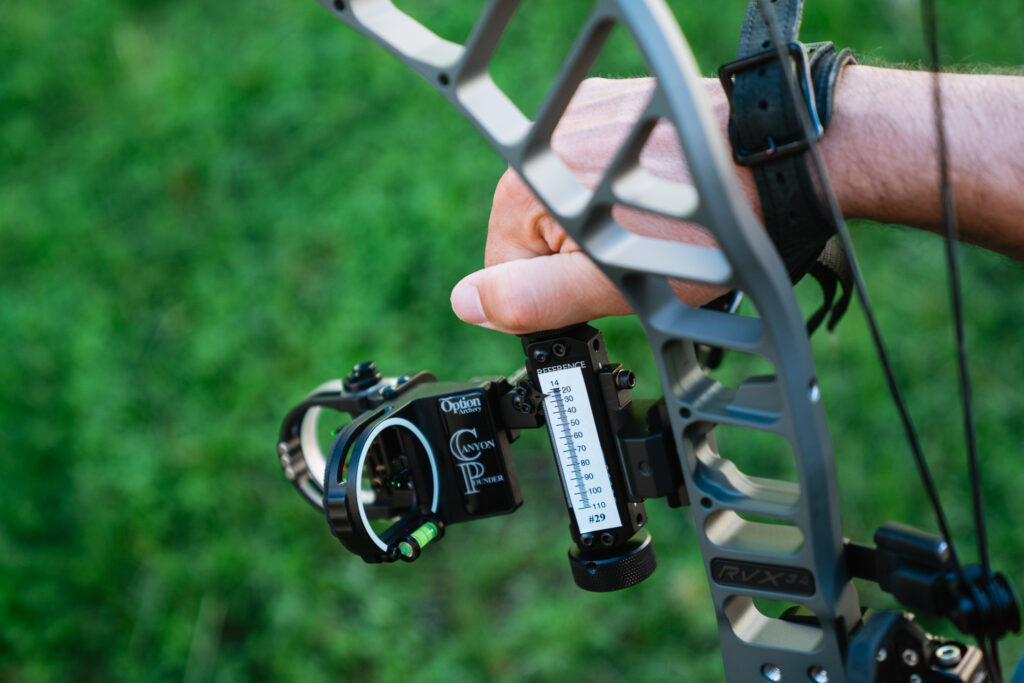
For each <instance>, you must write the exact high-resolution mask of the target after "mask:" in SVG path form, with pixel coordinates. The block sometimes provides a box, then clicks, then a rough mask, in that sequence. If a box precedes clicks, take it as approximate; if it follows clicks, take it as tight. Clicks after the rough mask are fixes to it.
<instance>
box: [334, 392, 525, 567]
mask: <svg viewBox="0 0 1024 683" xmlns="http://www.w3.org/2000/svg"><path fill="white" fill-rule="evenodd" d="M401 389H402V387H401V386H398V387H395V386H391V387H385V388H384V389H382V392H383V393H384V394H390V397H389V398H388V400H386V401H385V402H384V403H382V404H380V405H378V406H377V407H375V408H374V409H372V410H369V411H367V412H365V413H362V414H361V415H359V416H358V417H357V418H356V419H355V420H353V421H352V422H350V423H349V424H348V425H346V426H345V427H344V428H343V429H342V430H341V431H340V432H339V433H338V435H337V438H336V439H335V441H334V444H333V445H332V447H331V455H330V459H329V461H328V463H327V468H326V472H325V475H324V495H323V508H324V512H325V514H326V516H327V521H328V524H329V525H330V527H331V531H332V533H333V534H334V535H335V536H337V537H338V539H339V540H341V542H342V543H343V544H344V545H345V547H346V548H348V549H349V550H350V551H352V552H354V553H356V554H358V555H359V556H360V557H362V558H363V559H364V560H365V561H367V562H390V561H395V560H399V559H403V560H409V561H411V560H413V559H416V557H418V555H419V550H420V548H421V547H422V545H425V543H426V542H429V541H430V540H432V539H434V538H436V537H439V536H440V535H441V534H442V533H443V532H444V528H445V527H446V526H447V525H449V524H455V523H458V522H464V521H468V520H471V519H479V518H483V517H491V516H494V515H503V514H508V513H511V512H514V511H515V510H516V509H517V508H518V507H519V506H520V505H521V504H522V495H521V493H520V491H519V482H518V479H517V477H516V471H515V466H514V464H513V462H512V457H511V454H510V452H509V442H510V441H511V440H513V439H514V438H515V437H516V433H515V432H511V431H509V430H507V429H506V428H505V427H504V426H503V425H501V424H500V423H499V422H496V420H495V415H496V413H497V410H498V408H499V405H498V402H499V400H500V399H501V397H502V396H503V395H504V394H506V393H508V392H509V391H510V387H509V385H508V383H507V382H506V381H505V380H504V378H494V379H487V380H481V381H478V382H465V383H455V382H422V383H419V384H418V385H417V386H414V387H411V388H410V389H409V390H407V391H402V390H401ZM384 527H386V528H384Z"/></svg>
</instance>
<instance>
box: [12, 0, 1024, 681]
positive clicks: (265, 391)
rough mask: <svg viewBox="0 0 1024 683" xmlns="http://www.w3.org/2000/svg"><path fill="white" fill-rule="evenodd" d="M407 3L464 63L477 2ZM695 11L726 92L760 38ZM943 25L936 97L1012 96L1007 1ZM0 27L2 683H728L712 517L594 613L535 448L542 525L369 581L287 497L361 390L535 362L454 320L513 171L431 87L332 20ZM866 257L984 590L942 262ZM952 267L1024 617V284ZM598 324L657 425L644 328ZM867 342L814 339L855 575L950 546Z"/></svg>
mask: <svg viewBox="0 0 1024 683" xmlns="http://www.w3.org/2000/svg"><path fill="white" fill-rule="evenodd" d="M400 4H402V5H403V6H409V7H410V9H411V10H413V11H416V12H419V16H421V17H423V18H424V19H426V20H427V21H430V22H434V23H435V24H436V25H437V26H438V27H439V28H438V30H439V32H441V33H442V34H443V35H450V36H452V37H455V38H458V39H461V38H462V37H463V36H464V35H465V32H466V30H467V29H468V26H469V25H470V22H471V21H472V15H473V13H474V12H475V9H476V4H477V3H450V2H441V1H440V0H434V1H427V0H422V1H421V2H418V3H413V2H409V3H400ZM587 4H588V3H585V2H582V0H578V1H577V0H571V1H569V2H537V1H535V2H533V3H532V5H533V6H532V7H529V8H528V9H530V11H531V14H530V15H529V16H528V17H527V18H525V19H524V20H523V23H522V24H520V25H518V26H516V27H515V29H514V30H515V31H516V32H517V33H516V34H515V35H516V36H517V41H518V40H528V41H529V42H526V43H522V44H520V45H519V46H518V47H516V46H510V47H509V48H507V49H508V50H509V51H510V52H509V53H508V54H509V56H507V57H504V58H503V59H504V60H505V61H503V62H502V64H500V65H499V66H498V67H497V68H496V74H497V77H499V79H500V80H501V81H502V82H503V83H504V84H506V85H507V86H508V87H509V88H510V89H511V90H513V91H515V92H519V93H521V94H522V96H523V98H525V100H526V101H529V100H530V98H533V100H532V101H534V102H536V100H537V98H539V95H540V93H541V92H542V90H541V89H540V87H541V86H540V84H539V83H538V82H537V77H536V74H537V73H538V72H540V73H543V72H544V70H545V69H548V70H550V69H551V68H553V66H554V65H557V63H558V61H559V59H560V58H561V56H562V55H563V54H564V49H565V45H566V41H568V40H570V39H571V38H572V26H573V25H572V23H571V21H572V18H573V17H574V16H578V15H579V14H580V11H581V10H583V9H585V7H586V5H587ZM671 4H672V6H673V8H674V9H675V10H676V11H677V13H678V16H679V19H680V22H681V24H682V26H683V28H684V30H686V32H687V34H688V35H689V36H690V38H691V40H692V45H693V49H694V51H695V53H696V55H697V58H698V61H699V63H700V64H701V65H702V66H703V68H704V69H705V70H706V72H707V73H711V72H712V70H713V67H716V66H717V65H718V64H719V63H722V62H724V61H727V60H729V59H730V58H731V55H732V54H733V53H734V50H735V43H736V39H737V35H738V27H739V22H740V19H741V17H742V12H743V5H744V4H745V3H743V2H742V1H740V0H729V1H728V2H720V3H714V9H713V10H712V8H711V5H710V4H708V3H697V2H691V3H683V2H673V3H671ZM941 11H942V16H943V27H944V30H943V35H942V44H943V45H944V48H945V50H946V53H945V59H946V61H947V62H955V63H958V64H963V65H976V64H978V63H985V64H990V65H995V66H1013V65H1015V64H1019V63H1021V62H1024V52H1022V50H1024V47H1022V43H1021V41H1020V39H1019V37H1020V36H1022V35H1024V12H1022V11H1021V8H1020V5H1019V2H1017V0H1000V1H998V2H991V3H986V4H985V5H984V6H981V5H978V4H976V3H969V2H946V3H944V6H943V7H942V8H941ZM918 18H919V17H918V10H917V8H916V6H915V4H914V3H910V2H904V1H903V0H899V1H897V0H891V1H888V2H883V1H881V0H870V1H868V2H861V3H847V2H840V1H839V0H815V1H814V2H810V3H808V8H807V12H806V19H805V24H804V32H803V36H804V38H805V39H806V40H816V39H824V38H830V39H833V40H835V41H836V42H837V43H838V44H841V45H851V46H853V47H855V48H857V50H858V51H859V53H860V54H861V56H862V58H863V59H865V60H866V61H869V62H870V61H874V62H879V61H884V62H908V63H911V64H913V63H916V62H918V61H919V60H920V58H921V55H922V39H921V37H920V27H919V21H918ZM0 26H2V27H3V28H2V30H0V350H2V356H0V680H11V681H46V680H58V681H66V680H133V681H135V680H138V681H166V680H184V681H203V680H218V681H235V680H239V681H245V680H256V679H274V680H302V681H310V682H312V681H321V680H323V681H327V680H351V681H406V680H426V681H430V680H445V681H453V680H465V681H478V680H556V679H573V680H593V681H600V680H636V681H644V680H661V679H668V678H670V677H671V678H673V679H676V680H687V681H712V680H719V679H720V677H721V664H720V658H719V654H718V651H717V635H716V632H715V624H714V619H713V616H712V614H711V611H710V605H709V600H708V594H707V590H706V588H705V585H706V582H705V578H704V573H703V569H702V565H701V563H700V559H699V555H698V553H697V552H696V550H695V539H694V534H693V531H692V527H691V524H690V521H689V518H688V514H687V513H686V512H685V511H670V510H668V509H667V508H666V507H665V506H664V505H663V504H662V503H660V502H658V501H654V502H652V503H651V504H650V505H649V510H650V512H651V528H652V531H653V533H654V536H655V539H656V543H657V547H658V552H659V559H660V568H659V570H658V571H657V572H656V574H655V575H654V577H652V578H651V579H650V580H649V581H647V582H645V583H644V584H643V585H642V586H640V587H637V588H634V589H632V590H629V591H624V592H621V593H618V594H613V595H589V594H585V593H583V592H581V591H579V590H577V589H576V588H575V587H574V586H573V585H572V581H571V578H570V576H569V572H568V567H567V566H566V561H565V549H566V547H567V544H568V535H567V534H566V519H565V512H564V508H563V505H562V503H561V501H560V492H559V487H558V484H557V481H556V474H555V472H554V469H553V468H552V466H551V456H550V454H549V452H548V451H547V450H546V447H545V444H544V442H543V441H542V435H539V436H537V435H535V437H536V438H527V439H524V442H523V443H522V444H521V446H520V447H519V448H517V450H516V453H517V462H518V469H519V472H520V473H521V476H522V479H523V488H524V494H525V497H526V501H527V502H526V505H525V506H524V508H523V509H522V510H521V511H520V512H518V513H517V514H515V515H512V516H510V517H506V518H499V519H492V520H488V521H483V522H479V523H477V524H474V525H468V526H463V527H462V528H458V527H456V528H453V529H452V530H451V531H450V533H449V534H448V536H447V537H446V539H445V540H444V542H442V543H440V544H439V545H438V546H437V547H436V548H431V549H430V552H429V553H427V555H426V556H425V557H424V559H422V560H421V561H419V562H418V563H416V564H415V565H402V566H383V567H382V566H368V565H365V564H363V563H362V562H360V561H359V560H358V559H355V558H353V557H350V556H348V555H346V554H345V553H344V552H343V550H342V548H341V547H340V546H339V545H338V544H337V543H336V542H335V540H334V539H333V538H332V537H331V536H330V534H329V533H328V531H327V528H326V526H325V524H324V522H323V519H322V517H321V516H320V515H319V514H317V513H315V512H314V511H313V510H311V509H310V508H308V507H307V506H306V505H305V503H303V502H302V501H300V500H299V498H298V497H297V496H296V495H295V494H294V492H293V491H292V489H291V487H290V486H289V485H288V484H287V483H286V482H285V481H284V479H283V477H282V476H281V473H280V468H279V466H278V464H277V462H276V457H275V454H274V443H275V437H276V432H277V428H278V424H279V420H280V419H281V417H282V416H283V415H284V412H285V411H286V410H287V409H288V408H289V407H290V406H291V405H292V404H293V403H294V402H296V401H297V400H298V399H300V398H301V397H302V396H303V395H304V393H305V392H306V391H308V390H309V389H311V388H312V387H313V386H315V385H316V384H317V383H319V382H320V381H322V380H323V379H326V378H329V377H336V376H340V375H342V374H344V373H345V372H346V370H347V368H348V367H350V365H351V364H352V363H354V362H356V361H359V360H364V359H367V358H373V359H374V360H376V361H377V362H378V364H379V365H380V366H381V367H382V369H383V370H384V371H385V372H386V373H391V374H399V373H403V372H409V371H415V370H419V369H430V370H432V371H433V372H435V373H436V374H437V375H438V376H439V377H444V378H451V379H461V378H465V377H469V376H472V375H477V374H491V373H497V372H507V371H509V370H511V369H513V368H514V367H516V366H517V364H518V362H519V354H520V349H519V346H518V342H517V341H516V340H515V339H512V338H508V337H504V336H502V335H499V334H496V333H492V332H488V331H484V330H479V329H474V328H471V327H469V326H466V325H463V324H461V323H459V322H458V321H457V320H456V319H455V318H454V316H453V315H452V314H451V312H450V310H449V307H448V292H449V290H450V288H451V286H452V285H453V284H454V283H455V282H456V281H457V280H458V278H459V277H461V276H462V275H463V274H465V273H467V272H469V271H471V270H474V269H476V268H478V267H479V266H480V263H481V257H482V251H483V243H484V234H485V226H486V220H487V213H488V209H489V204H490V193H491V191H492V189H493V186H494V183H495V182H496V180H497V178H498V176H499V175H500V173H501V171H502V170H503V169H502V164H501V163H500V162H499V160H498V159H497V157H496V156H495V155H494V154H493V153H491V152H490V150H489V149H487V148H486V146H485V145H484V144H483V142H482V141H481V140H480V139H478V137H477V136H476V135H475V133H474V132H473V131H472V130H471V129H470V127H469V126H468V125H467V124H466V123H465V122H463V121H461V120H460V119H459V118H458V117H457V116H456V115H455V114H454V113H453V112H452V111H450V110H448V109H447V108H446V107H445V106H443V101H442V100H441V98H439V97H438V96H437V95H436V94H434V93H433V92H432V91H431V88H430V87H429V86H427V85H426V84H425V83H423V82H421V81H419V80H418V79H417V78H415V77H414V76H413V74H411V73H409V72H407V71H406V70H405V69H404V68H402V67H400V65H399V64H398V62H397V61H395V60H394V59H392V58H390V57H389V56H387V55H386V54H384V53H383V52H382V51H381V50H379V49H377V48H375V47H373V46H372V45H370V44H369V43H368V42H367V41H365V40H364V39H362V38H360V37H359V36H357V35H356V34H355V33H354V32H352V31H351V30H349V29H347V28H345V27H343V26H341V25H340V24H338V23H337V22H336V21H335V20H333V19H332V18H331V17H330V16H329V14H328V13H326V12H324V11H323V9H322V8H321V7H320V6H319V5H317V3H315V2H313V1H312V0H307V1H305V2H289V3H281V2H276V3H275V2H267V1H266V0H252V1H251V2H247V3H244V4H239V3H223V2H213V1H211V0H195V1H193V2H188V3H172V2H165V1H163V0H103V1H101V0H79V1H78V2H57V3H28V2H21V3H14V4H8V5H6V6H5V7H4V8H3V9H2V10H0ZM511 42H514V41H510V43H511ZM613 62H615V59H612V61H611V62H609V66H608V68H609V73H619V74H631V73H638V72H639V70H640V69H641V65H640V64H637V63H631V62H630V61H629V58H628V56H627V57H624V58H622V59H620V60H619V61H618V62H615V66H617V70H614V71H613V70H612V63H613ZM921 106H926V103H924V102H922V103H921ZM854 233H855V239H857V241H858V243H859V244H860V245H861V252H862V253H861V258H862V261H863V264H864V268H865V270H866V273H867V276H868V277H869V279H870V282H871V288H872V292H873V293H874V296H875V299H876V301H877V304H878V306H879V308H880V315H881V318H882V322H883V325H884V326H885V329H886V330H887V331H888V333H889V340H890V345H891V347H892V350H893V352H894V356H895V360H896V363H897V367H898V372H899V374H900V375H901V377H902V378H903V379H904V380H905V385H906V387H907V394H908V398H909V400H910V403H911V405H912V406H913V409H914V413H915V415H916V417H917V418H918V420H919V423H920V428H921V431H922V432H923V434H924V435H925V436H924V440H925V444H926V446H927V447H928V449H929V451H930V452H931V453H932V458H933V461H934V464H935V468H936V472H937V477H938V480H939V483H940V486H941V487H942V489H943V491H944V492H945V493H946V494H947V497H946V499H947V501H948V502H949V505H950V506H951V515H952V517H953V521H954V526H955V528H956V531H957V533H958V535H959V537H960V538H961V539H962V543H963V544H964V545H963V548H964V552H965V554H966V555H967V556H968V557H973V551H972V550H971V545H970V544H971V543H973V534H972V532H971V526H970V519H969V513H968V497H967V493H966V491H967V489H966V479H965V475H964V467H963V460H962V456H961V455H959V453H960V452H961V451H962V448H961V445H960V444H961V443H962V436H961V434H960V426H959V418H958V417H957V409H956V390H955V387H956V383H955V374H954V372H953V370H952V368H951V364H950V360H951V357H952V356H951V350H950V341H949V340H950V336H951V335H950V332H949V328H948V313H947V306H946V293H945V276H944V274H943V270H942V259H941V256H940V251H939V242H938V240H937V239H935V238H934V237H932V236H930V235H925V234H921V233H919V232H917V231H903V230H897V229H890V228H879V227H876V226H872V225H867V224H858V225H855V226H854ZM964 262H965V274H966V296H967V301H968V316H969V324H970V329H969V333H970V342H971V346H972V349H973V352H974V355H973V359H974V360H973V366H974V370H975V381H976V389H977V396H978V404H979V406H978V407H979V430H980V440H981V444H982V452H983V456H984V460H985V465H986V471H985V472H986V474H985V476H986V480H985V484H986V494H987V500H988V505H989V510H990V522H991V535H992V543H993V553H994V556H995V560H996V565H997V566H998V567H1000V568H1003V569H1005V570H1006V571H1007V572H1008V573H1009V574H1010V575H1011V576H1012V577H1013V578H1014V579H1015V580H1016V581H1017V583H1018V584H1019V585H1022V581H1024V572H1022V571H1021V563H1022V561H1024V537H1022V535H1021V534H1020V533H1019V532H1018V522H1019V520H1021V519H1024V497H1022V496H1020V495H1019V490H1020V486H1021V482H1022V481H1024V471H1022V468H1021V466H1020V464H1019V463H1020V458H1021V455H1022V453H1024V427H1022V426H1021V420H1020V417H1021V415H1022V414H1024V398H1022V397H1021V393H1020V384H1021V381H1022V380H1024V367H1022V362H1021V359H1022V352H1021V346H1022V345H1021V341H1020V339H1019V333H1020V324H1021V321H1022V314H1021V311H1022V310H1024V272H1022V269H1021V267H1020V265H1019V264H1015V263H1010V262H1008V261H1007V260H1006V259H1003V258H1000V257H996V256H993V255H991V254H986V253H983V252H981V251H979V250H976V249H966V250H965V252H964ZM812 294H813V293H812V292H811V291H810V290H807V291H804V292H802V296H804V297H810V296H811V295H812ZM603 327H604V329H605V330H606V333H607V336H608V339H609V344H610V346H611V348H612V349H614V350H615V355H616V357H617V359H619V360H622V361H625V362H627V363H628V364H630V365H631V366H632V367H635V368H637V369H638V370H639V372H640V375H641V382H642V384H641V392H640V393H641V394H646V395H653V394H655V393H657V389H656V387H657V379H656V377H655V376H654V374H653V366H652V364H651V362H650V360H649V355H648V353H647V352H646V350H645V344H644V341H643V339H642V337H641V335H640V332H639V328H638V327H637V325H636V324H635V322H632V321H630V320H628V319H622V320H614V321H609V322H607V323H606V324H604V325H603ZM867 341H868V340H867V336H866V333H865V331H864V327H863V325H862V323H861V322H860V320H859V314H858V312H857V311H854V312H853V313H852V314H851V315H850V316H849V317H848V320H847V321H846V322H844V324H843V325H842V327H841V328H840V331H839V333H838V334H837V335H835V336H828V335H825V334H820V335H818V337H817V338H816V339H815V350H816V354H817V357H818V363H819V366H820V369H821V379H822V384H823V388H824V391H825V396H826V401H827V405H828V409H829V413H830V421H831V425H832V429H833V434H834V439H835V443H836V452H837V457H838V460H839V467H840V474H841V485H842V488H843V491H844V499H843V510H844V516H845V521H846V524H847V527H848V533H849V535H851V536H852V537H855V538H858V539H861V540H866V539H868V538H869V537H870V534H871V533H872V530H873V529H874V528H875V526H877V525H878V524H879V523H881V522H883V521H885V520H887V519H890V518H895V519H901V520H905V521H907V522H910V523H917V524H920V525H922V526H926V527H928V528H932V526H933V524H932V521H931V516H930V515H929V514H928V513H927V512H925V509H926V508H925V501H924V497H923V495H922V493H921V490H920V486H919V484H918V483H917V481H916V475H915V474H914V472H913V469H912V467H911V464H910V460H909V456H908V453H907V449H906V447H905V445H904V444H903V441H902V440H901V437H900V435H899V431H898V425H897V422H896V419H895V417H894V416H893V414H892V412H891V410H890V407H889V403H888V401H887V400H886V399H885V398H884V394H883V392H882V384H881V381H880V374H879V371H878V370H877V366H876V364H875V362H874V361H873V358H872V353H871V351H870V350H869V347H868V344H867ZM865 593H866V595H868V596H872V595H874V594H873V593H872V592H871V591H870V590H867V591H865ZM872 601H873V603H874V604H876V605H879V606H886V605H887V604H888V603H886V602H885V599H884V598H883V597H879V596H877V595H874V597H873V598H872ZM1021 649H1022V642H1021V640H1020V639H1017V640H1013V641H1011V645H1010V646H1008V648H1007V652H1008V654H1007V660H1008V661H1011V662H1013V661H1016V659H1017V658H1018V657H1019V656H1020V652H1021Z"/></svg>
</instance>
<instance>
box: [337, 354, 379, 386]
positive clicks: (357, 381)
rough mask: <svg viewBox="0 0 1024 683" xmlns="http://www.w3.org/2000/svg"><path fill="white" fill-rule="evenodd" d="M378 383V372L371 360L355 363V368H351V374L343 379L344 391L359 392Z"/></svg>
mask: <svg viewBox="0 0 1024 683" xmlns="http://www.w3.org/2000/svg"><path fill="white" fill-rule="evenodd" d="M379 381H380V372H378V371H377V366H376V365H375V364H374V362H373V361H372V360H371V361H367V362H365V363H356V365H355V367H353V368H352V372H350V373H348V377H346V378H345V390H346V391H353V392H354V391H361V390H363V389H366V388H367V387H372V386H373V385H374V384H376V383H377V382H379Z"/></svg>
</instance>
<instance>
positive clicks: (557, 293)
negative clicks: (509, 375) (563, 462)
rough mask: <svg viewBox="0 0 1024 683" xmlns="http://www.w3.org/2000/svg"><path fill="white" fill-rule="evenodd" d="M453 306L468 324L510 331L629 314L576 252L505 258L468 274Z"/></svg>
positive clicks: (612, 289)
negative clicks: (513, 259)
mask: <svg viewBox="0 0 1024 683" xmlns="http://www.w3.org/2000/svg"><path fill="white" fill-rule="evenodd" d="M452 310H454V311H455V315H457V316H459V318H461V319H462V320H463V321H465V322H467V323H472V324H474V325H480V326H481V327H487V328H490V329H492V330H499V331H501V332H508V333H510V334H525V333H527V332H537V331H539V330H551V329H555V328H559V327H565V326H566V325H572V324H573V323H579V322H585V321H588V320H594V319H595V318H602V317H604V316H608V315H626V314H628V313H631V312H632V311H631V309H630V307H629V305H628V304H627V303H626V300H625V299H623V297H622V294H620V293H619V291H618V290H617V289H616V288H615V286H614V285H613V284H612V283H611V281H610V280H608V278H607V277H605V275H604V274H603V273H602V272H601V271H600V270H599V269H598V268H597V266H595V265H594V262H593V261H591V260H590V259H589V258H587V256H586V255H585V254H583V253H582V252H579V251H573V252H565V253H559V254H549V255H547V256H536V257H533V258H526V259H519V260H516V261H506V262H505V263H499V264H497V265H493V266H490V267H488V268H484V269H483V270H478V271H476V272H475V273H470V274H469V275H467V276H466V277H464V278H463V279H462V280H461V281H460V282H459V283H458V284H457V285H455V288H454V289H453V290H452Z"/></svg>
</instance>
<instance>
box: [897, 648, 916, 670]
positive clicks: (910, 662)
mask: <svg viewBox="0 0 1024 683" xmlns="http://www.w3.org/2000/svg"><path fill="white" fill-rule="evenodd" d="M900 657H902V658H903V663H904V664H906V665H907V666H917V663H918V662H920V661H921V655H919V654H918V653H917V650H911V649H910V648H907V649H906V650H904V651H903V652H902V653H901V654H900Z"/></svg>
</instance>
